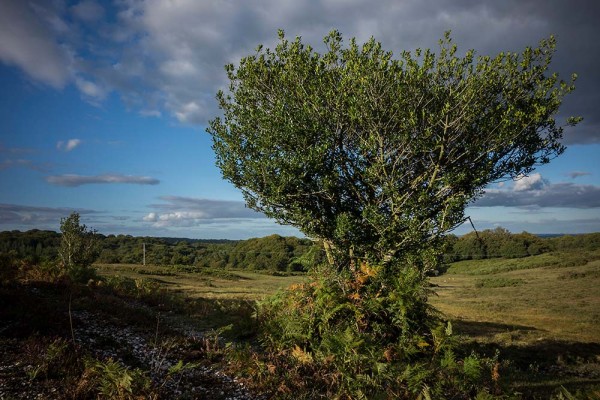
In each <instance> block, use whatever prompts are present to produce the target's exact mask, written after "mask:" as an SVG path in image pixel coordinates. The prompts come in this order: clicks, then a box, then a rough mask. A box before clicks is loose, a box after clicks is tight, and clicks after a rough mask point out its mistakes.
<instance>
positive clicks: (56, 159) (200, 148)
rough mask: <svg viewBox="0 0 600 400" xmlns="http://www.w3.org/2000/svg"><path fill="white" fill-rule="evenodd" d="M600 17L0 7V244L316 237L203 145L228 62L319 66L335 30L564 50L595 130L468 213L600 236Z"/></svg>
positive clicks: (382, 6) (498, 187)
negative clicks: (95, 236)
mask: <svg viewBox="0 0 600 400" xmlns="http://www.w3.org/2000/svg"><path fill="white" fill-rule="evenodd" d="M599 15H600V3H599V2H597V1H594V0H587V1H586V0H563V1H558V0H506V1H496V0H483V1H479V0H478V1H475V0H454V1H448V0H402V1H400V0H398V1H393V0H382V1H371V0H311V1H298V0H264V1H248V0H170V1H167V0H114V1H99V0H83V1H62V0H27V1H25V0H1V1H0V85H1V86H0V87H1V90H0V231H1V230H22V231H24V230H29V229H34V228H35V229H51V230H58V229H59V223H60V219H61V218H63V217H66V216H68V215H69V214H70V213H71V212H73V211H75V212H78V213H79V214H80V216H81V221H82V222H83V223H85V224H86V225H87V226H88V227H93V228H95V229H97V230H98V231H99V232H100V233H103V234H128V235H133V236H143V235H144V236H145V235H148V236H170V237H189V238H205V239H219V238H226V239H245V238H249V237H262V236H266V235H270V234H280V235H296V236H301V235H302V234H301V233H300V232H299V231H298V230H296V229H295V228H293V227H289V226H281V225H278V224H277V223H275V222H274V221H272V220H270V219H267V218H266V217H264V216H263V215H262V214H259V213H256V212H254V211H253V210H250V209H248V208H246V207H245V205H244V201H243V197H242V195H241V192H240V191H239V190H238V189H236V188H235V187H234V186H233V185H232V184H231V183H229V182H227V181H225V180H223V179H222V178H221V174H220V171H219V170H218V168H217V167H216V166H215V158H214V154H213V151H212V149H211V144H212V142H211V138H210V135H208V134H207V133H206V132H205V128H206V124H207V122H208V121H209V120H210V119H212V118H214V117H216V116H218V115H219V110H218V108H217V104H216V101H215V94H216V92H217V91H218V90H219V89H222V88H225V87H226V85H227V83H228V82H227V80H226V74H225V71H224V68H223V67H224V65H225V64H227V63H234V64H236V63H238V62H239V60H240V59H241V58H242V57H244V56H246V55H250V54H252V53H253V52H254V50H255V49H256V47H257V46H258V45H259V44H263V45H264V46H265V47H270V48H273V47H274V45H275V44H276V42H277V30H278V29H280V28H281V29H283V30H285V32H286V36H287V37H289V38H294V37H296V36H301V37H302V40H303V42H304V43H307V44H311V45H312V46H313V47H314V48H315V49H316V51H323V50H324V49H323V46H322V38H323V37H324V36H325V35H326V34H327V33H328V32H329V31H330V30H332V29H337V30H339V31H340V32H341V33H342V35H343V37H344V39H345V42H346V43H347V42H348V41H349V39H350V38H351V37H355V38H356V39H357V41H358V42H360V43H362V42H365V41H366V40H368V39H369V38H370V37H371V36H373V37H374V38H375V39H376V40H378V41H380V42H381V43H382V45H383V47H384V48H385V49H387V50H391V51H393V52H394V53H395V54H399V53H400V52H401V51H403V50H414V49H416V48H431V49H433V50H436V49H437V48H438V40H439V39H440V38H441V37H442V36H443V34H444V32H445V31H448V30H450V31H451V32H452V37H453V40H454V42H455V43H456V44H457V45H458V52H459V54H464V52H466V51H467V50H469V49H474V50H475V51H476V52H477V53H476V54H479V55H495V54H497V53H498V52H501V51H522V50H523V49H524V48H525V47H526V46H535V45H537V44H538V42H539V41H540V40H541V39H543V38H547V37H548V36H549V35H551V34H553V35H555V36H556V38H557V42H558V44H557V49H558V50H557V52H556V54H555V56H554V59H553V63H552V66H551V69H552V70H553V71H556V72H558V73H559V75H560V76H561V77H562V78H564V79H569V77H570V76H571V74H572V73H574V72H576V73H577V74H578V79H577V82H576V87H577V89H576V90H575V92H573V93H572V94H570V95H569V96H568V97H567V98H566V99H565V101H564V103H563V107H562V108H561V111H560V114H559V115H558V116H557V119H558V121H559V122H560V123H564V120H565V119H566V117H568V116H582V117H583V118H584V120H583V122H582V123H581V124H579V125H578V126H577V127H574V128H568V129H565V132H564V139H563V143H564V144H565V145H566V146H567V150H566V152H565V153H564V154H563V155H561V156H560V157H558V158H557V159H555V160H553V161H552V162H551V163H550V164H547V165H544V166H541V167H539V168H538V169H537V170H536V171H534V172H533V173H531V174H530V175H529V176H527V177H523V178H522V179H520V180H518V181H515V182H503V183H494V184H491V185H490V186H489V187H488V188H486V194H485V195H484V196H483V197H482V198H480V199H479V200H477V201H476V202H475V203H473V204H471V205H470V206H469V207H468V208H467V210H466V215H468V216H470V217H471V219H472V221H473V223H474V224H475V227H476V228H477V229H478V230H483V229H493V228H495V227H498V226H501V227H504V228H507V229H509V230H510V231H512V232H521V231H528V232H532V233H585V232H598V231H600V162H599V156H600V68H599V61H600V40H598V38H599V37H600V28H599V27H598V26H599V25H598V24H597V19H598V16H599ZM470 230H472V228H471V226H470V225H463V226H461V227H459V228H458V229H457V230H456V233H457V234H464V233H467V232H469V231H470Z"/></svg>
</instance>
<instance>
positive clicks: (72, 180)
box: [46, 174, 160, 187]
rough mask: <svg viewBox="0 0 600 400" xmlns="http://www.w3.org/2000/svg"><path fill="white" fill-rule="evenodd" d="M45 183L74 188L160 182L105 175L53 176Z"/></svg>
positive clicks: (136, 177)
mask: <svg viewBox="0 0 600 400" xmlns="http://www.w3.org/2000/svg"><path fill="white" fill-rule="evenodd" d="M46 182H48V183H50V184H52V185H57V186H67V187H76V186H81V185H90V184H96V183H129V184H135V185H158V184H159V183H160V181H159V180H158V179H156V178H151V177H148V176H134V175H120V174H105V175H95V176H85V175H75V174H66V175H53V176H48V177H46Z"/></svg>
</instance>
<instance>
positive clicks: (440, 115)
mask: <svg viewBox="0 0 600 400" xmlns="http://www.w3.org/2000/svg"><path fill="white" fill-rule="evenodd" d="M325 44H326V46H327V52H326V53H324V54H319V53H316V52H314V51H313V49H312V48H311V47H310V46H305V45H304V44H303V43H302V42H301V40H300V38H297V39H296V40H294V41H288V40H286V39H285V37H284V35H283V32H280V42H279V44H278V45H277V47H276V48H275V50H274V51H271V50H269V49H267V50H264V49H263V48H262V47H259V48H258V49H257V52H256V54H255V55H251V56H248V57H245V58H243V59H242V60H241V62H240V64H239V66H237V67H234V66H233V65H228V66H226V70H227V75H228V78H229V80H230V86H229V92H228V93H224V92H219V93H218V95H217V98H218V101H219V106H220V108H221V109H222V110H223V112H224V116H223V118H215V119H214V120H213V121H211V125H210V127H209V129H208V132H209V133H210V134H211V135H212V137H213V140H214V146H213V147H214V150H215V153H216V158H217V165H218V166H219V167H220V169H221V171H222V173H223V176H224V177H225V178H226V179H228V180H230V181H231V182H232V183H233V184H234V185H236V187H238V188H239V189H241V190H242V193H243V194H244V197H245V199H246V202H247V204H248V206H249V207H251V208H253V209H256V210H258V211H261V212H264V213H265V214H266V215H268V216H270V217H273V218H275V219H277V220H278V221H280V222H282V223H286V224H291V225H294V226H296V227H298V228H299V229H300V230H301V231H303V232H304V233H305V234H306V235H307V236H309V237H313V238H318V239H321V240H323V241H324V242H325V243H326V244H329V245H330V247H332V248H333V249H337V252H335V253H336V254H335V256H336V259H337V261H336V262H337V265H338V267H341V268H346V267H348V264H347V258H348V257H350V258H352V257H353V256H358V257H366V258H367V259H369V260H370V262H374V263H379V262H382V261H383V262H387V261H388V260H390V259H391V258H393V257H394V256H396V255H403V254H404V253H406V252H407V251H414V250H415V249H423V248H424V247H431V245H435V243H436V241H437V239H438V238H439V237H440V235H442V234H444V233H445V232H448V231H449V230H451V229H453V228H454V227H456V226H457V225H459V224H461V223H462V222H463V221H464V214H463V212H464V208H465V207H466V205H467V204H468V203H469V202H470V201H471V200H473V199H474V198H475V197H477V196H479V195H480V194H481V193H482V189H483V188H484V187H485V186H486V185H487V184H489V183H490V182H493V181H496V180H501V179H507V178H511V177H517V176H520V175H523V174H527V173H529V172H530V171H532V170H533V168H534V166H535V165H537V164H543V163H547V162H549V160H550V159H552V158H553V157H555V156H557V155H559V154H561V153H562V151H563V150H564V148H563V146H562V145H561V144H560V139H561V137H562V131H563V129H562V127H560V126H558V125H557V124H556V122H555V120H554V116H555V114H556V113H557V111H558V109H559V106H560V104H561V101H562V98H563V96H564V95H566V94H567V93H569V92H570V91H571V90H572V89H573V86H572V85H571V84H568V83H566V82H562V81H559V80H558V78H557V75H556V74H548V73H547V68H548V66H549V64H550V61H551V58H552V54H553V52H554V48H555V42H554V39H553V38H550V39H548V40H543V41H542V42H541V43H540V46H539V47H538V48H534V49H532V48H527V49H526V50H525V51H524V52H523V53H522V54H517V53H500V54H499V55H497V56H495V57H487V56H481V57H478V58H475V55H474V52H473V51H468V52H467V53H466V54H465V56H464V57H458V56H457V54H456V52H457V49H456V46H455V45H454V44H453V43H452V41H451V39H450V37H449V35H447V36H446V37H445V38H444V39H443V40H442V41H440V45H441V48H440V52H439V54H438V55H435V54H434V53H433V52H431V51H429V50H426V51H421V50H417V51H416V52H415V53H414V54H412V53H410V52H403V53H401V54H400V57H399V58H397V59H396V58H394V57H393V54H392V53H391V52H387V51H384V50H383V49H382V48H381V44H380V43H378V42H376V41H375V40H374V39H371V40H369V41H368V42H367V43H365V44H364V45H362V46H359V45H358V44H357V43H356V42H355V40H354V39H352V40H351V41H350V44H349V46H348V47H347V48H343V45H342V38H341V35H340V34H339V33H338V32H335V31H333V32H332V33H331V34H330V35H329V36H327V37H325ZM576 122H577V119H576V118H573V119H570V120H569V123H570V124H574V123H576Z"/></svg>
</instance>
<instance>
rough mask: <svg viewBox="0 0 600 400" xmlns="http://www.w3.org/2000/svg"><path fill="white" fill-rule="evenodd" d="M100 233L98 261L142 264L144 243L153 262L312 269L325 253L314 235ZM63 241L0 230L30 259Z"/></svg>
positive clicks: (6, 242)
mask: <svg viewBox="0 0 600 400" xmlns="http://www.w3.org/2000/svg"><path fill="white" fill-rule="evenodd" d="M96 236H97V241H98V257H97V258H95V262H99V263H104V264H119V263H123V264H141V263H142V261H143V244H145V245H146V263H147V264H151V265H193V266H197V267H210V268H232V269H252V270H265V271H306V270H308V268H309V266H310V265H314V264H318V263H319V262H321V261H322V260H323V258H324V253H323V251H322V249H321V247H320V246H319V245H317V244H315V243H313V242H312V241H311V240H308V239H300V238H295V237H282V236H279V235H271V236H267V237H264V238H254V239H248V240H240V241H229V240H209V239H203V240H195V239H183V238H154V237H133V236H130V235H108V236H105V235H101V234H97V235H96ZM60 243H61V235H60V234H58V233H56V232H53V231H40V230H37V229H34V230H31V231H27V232H20V231H5V232H0V254H3V255H5V256H9V255H10V256H12V257H13V258H19V259H28V260H29V261H30V262H39V261H54V260H55V259H57V257H58V250H59V247H60Z"/></svg>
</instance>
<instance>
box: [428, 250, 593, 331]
mask: <svg viewBox="0 0 600 400" xmlns="http://www.w3.org/2000/svg"><path fill="white" fill-rule="evenodd" d="M431 281H432V283H434V284H436V285H438V287H437V288H436V291H437V294H438V296H436V297H433V298H432V299H431V300H432V303H433V304H434V305H435V306H436V307H437V308H438V309H439V310H441V311H442V312H443V313H444V314H446V315H447V316H448V317H449V318H451V319H458V320H462V321H464V322H469V321H471V322H474V321H476V322H485V323H488V326H492V325H493V324H497V325H499V326H502V325H504V326H505V327H504V328H502V329H498V332H495V333H494V332H490V331H489V330H484V331H482V332H469V333H470V334H475V335H476V336H480V337H481V339H484V337H485V338H487V339H489V340H500V339H504V338H506V339H510V338H512V339H510V340H516V341H518V340H524V341H531V340H542V339H552V340H568V341H577V342H595V343H600V251H595V252H578V253H549V254H543V255H539V256H533V257H528V258H524V259H510V260H505V259H490V260H469V261H462V262H458V263H454V264H452V265H451V266H450V268H449V270H448V272H447V273H446V274H444V275H442V276H439V277H436V278H432V280H431ZM490 333H493V335H492V336H491V337H490ZM498 335H499V336H498Z"/></svg>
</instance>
